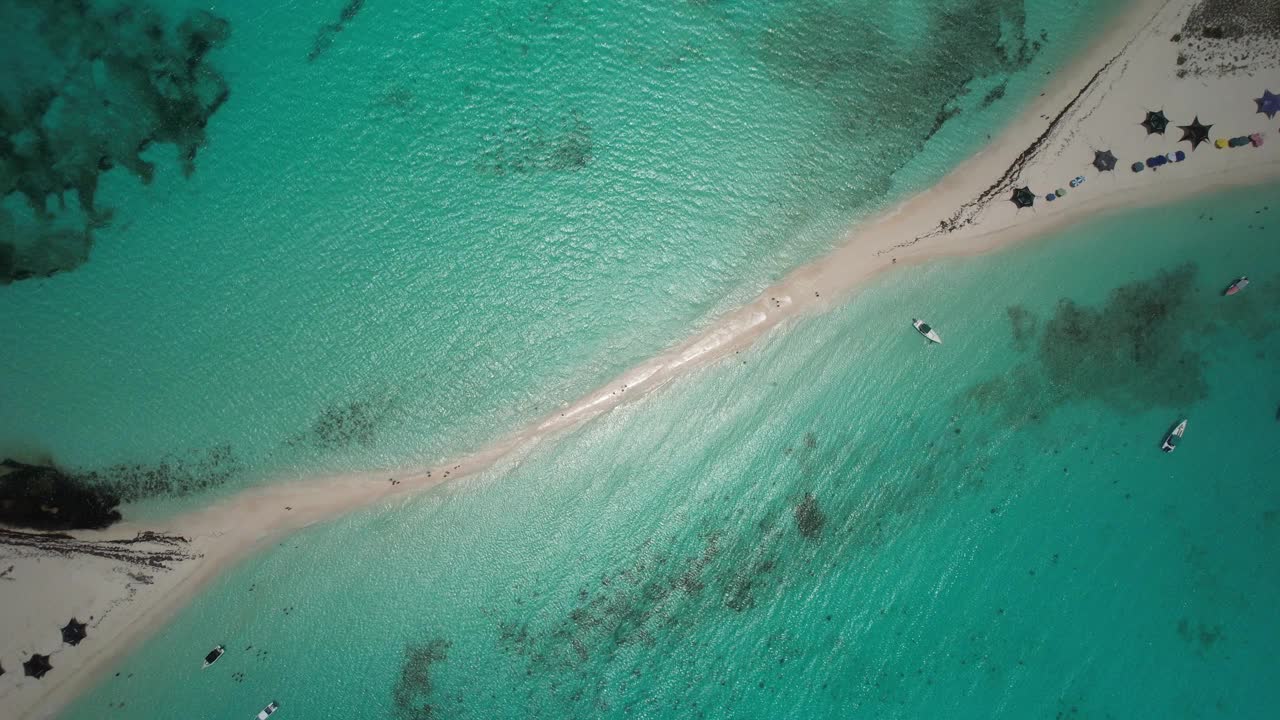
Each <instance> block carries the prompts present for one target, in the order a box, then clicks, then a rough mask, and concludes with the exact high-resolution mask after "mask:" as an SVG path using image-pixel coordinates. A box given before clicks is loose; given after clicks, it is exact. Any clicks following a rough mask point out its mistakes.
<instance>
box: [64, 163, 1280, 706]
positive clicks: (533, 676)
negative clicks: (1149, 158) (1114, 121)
mask: <svg viewBox="0 0 1280 720" xmlns="http://www.w3.org/2000/svg"><path fill="white" fill-rule="evenodd" d="M1277 222H1280V186H1271V187H1266V188H1258V189H1253V190H1249V191H1242V192H1238V193H1235V194H1234V195H1232V196H1211V197H1206V198H1203V199H1201V200H1198V201H1195V202H1191V203H1186V204H1184V205H1183V206H1181V207H1173V208H1159V209H1154V210H1148V211H1142V212H1138V213H1134V214H1131V215H1125V216H1119V217H1115V218H1111V219H1107V220H1104V221H1101V222H1096V223H1093V224H1089V225H1085V226H1080V227H1077V228H1074V229H1072V230H1070V231H1068V232H1066V233H1065V234H1063V235H1060V236H1058V237H1054V238H1050V239H1042V240H1038V241H1034V242H1032V243H1030V244H1028V245H1027V246H1024V247H1020V248H1017V249H1015V250H1012V251H1009V252H1006V253H1003V254H999V255H994V256H988V257H981V258H975V259H967V260H963V261H948V262H945V263H939V264H934V265H929V266H926V267H920V268H906V269H901V270H897V271H895V272H893V273H891V274H889V275H886V276H884V277H882V278H881V279H879V280H878V281H877V282H875V283H874V284H873V285H872V286H871V287H869V288H868V289H866V290H865V291H864V292H862V293H861V294H860V295H859V296H858V297H857V299H856V300H855V301H854V302H853V303H850V304H849V305H847V306H845V307H843V308H841V309H839V310H837V311H835V312H832V313H830V314H827V315H822V316H819V317H813V318H808V319H804V320H801V321H799V322H796V323H795V324H794V325H793V326H792V327H789V328H786V329H784V330H783V331H780V332H777V333H775V334H774V335H773V336H772V337H770V338H768V339H767V341H765V342H764V343H762V344H761V345H760V346H758V347H756V348H754V349H752V350H750V351H746V352H744V353H742V354H740V355H739V356H736V357H735V358H733V359H730V360H726V361H724V362H722V363H720V364H719V365H717V366H715V367H712V368H710V369H708V370H705V371H702V372H699V373H696V374H694V375H692V376H689V377H685V378H682V379H680V380H679V381H677V382H675V383H673V384H672V385H671V386H669V387H668V388H667V389H665V390H664V391H663V392H661V393H658V394H655V395H652V396H649V397H647V398H645V399H643V400H641V401H639V402H637V403H636V404H634V405H631V406H627V407H624V408H621V409H619V410H617V411H615V412H612V413H610V414H609V415H607V416H605V417H604V418H602V419H600V420H598V421H595V422H592V423H590V424H588V425H587V426H585V427H583V428H581V429H580V430H577V431H575V432H573V433H571V434H570V435H569V436H567V437H565V438H563V439H562V440H559V441H557V442H554V443H546V444H544V445H543V446H541V447H539V448H538V449H536V450H535V451H534V452H533V453H532V454H531V456H530V457H528V458H526V459H524V460H523V461H522V462H520V463H518V464H516V465H514V466H508V467H503V468H499V469H495V470H494V471H492V472H490V473H487V474H486V475H485V476H483V477H480V478H476V479H469V480H466V481H463V482H460V483H458V484H457V485H454V486H449V487H446V488H443V489H441V490H440V491H438V492H434V493H431V494H429V495H427V496H424V497H420V498H416V499H414V500H411V501H408V502H406V503H404V504H403V505H401V506H398V507H396V508H394V509H383V508H380V509H378V510H376V511H367V512H361V513H357V514H355V515H352V516H350V517H347V518H344V519H342V520H340V521H337V522H335V523H332V524H329V525H326V526H323V527H317V528H313V529H310V530H308V531H306V532H303V533H300V534H298V535H296V536H293V537H290V538H288V539H286V540H285V541H283V542H281V543H280V545H279V546H278V547H275V548H272V549H271V550H269V551H268V552H266V553H264V554H262V555H261V556H258V557H255V558H253V559H251V560H250V561H248V562H246V563H245V564H244V565H243V566H241V567H239V568H238V569H236V570H235V571H234V572H231V573H229V574H228V575H226V576H225V577H222V578H221V579H219V580H218V581H217V582H216V583H215V584H214V585H213V587H212V588H211V589H210V590H209V591H208V592H207V593H205V594H204V595H203V596H202V597H200V598H199V599H198V600H197V601H196V602H195V603H194V604H193V605H192V606H191V607H189V608H188V609H186V610H185V611H184V612H182V613H181V614H180V616H179V617H178V618H177V619H176V620H175V621H174V623H173V625H172V627H171V628H170V629H169V630H167V631H166V632H165V633H163V634H162V635H160V636H158V637H156V638H155V639H153V640H151V641H149V642H148V643H147V644H146V645H145V646H144V647H143V648H142V649H141V650H140V651H138V652H137V653H135V654H134V655H133V656H132V657H130V658H129V659H128V660H126V661H125V662H124V663H122V665H121V666H120V667H119V668H118V671H119V673H118V674H117V675H115V676H114V677H111V678H108V679H107V680H106V681H105V682H104V683H103V684H102V685H101V686H100V687H99V688H98V689H96V690H95V691H94V692H93V693H92V694H91V695H89V696H88V697H86V698H85V699H83V700H82V701H81V702H80V704H79V705H78V706H76V707H75V708H74V709H73V710H72V711H71V712H70V713H69V715H68V716H67V717H69V718H71V719H72V720H82V719H83V720H89V719H90V718H109V717H127V716H130V714H131V713H134V712H135V711H136V708H139V707H145V708H147V712H148V713H150V715H149V716H150V717H156V718H169V717H173V718H181V717H189V716H190V709H191V708H193V707H198V708H204V709H207V710H208V711H209V713H210V715H209V716H210V717H227V718H235V717H242V716H248V715H250V714H251V713H252V711H255V710H256V709H257V708H258V707H260V706H262V705H264V704H265V703H266V702H267V701H268V700H270V699H273V698H274V699H277V700H279V701H280V702H281V703H282V706H283V709H282V710H281V712H282V713H288V715H287V717H302V718H319V717H389V718H428V717H457V718H499V717H511V718H527V717H554V718H569V717H583V718H586V717H651V718H657V717H664V718H666V717H708V718H778V717H797V718H799V717H841V718H846V717H866V718H920V717H950V718H990V717H1002V718H1040V717H1043V718H1107V717H1110V718H1133V717H1169V718H1208V717H1224V718H1227V717H1230V718H1253V717H1257V718H1262V717H1271V716H1272V715H1273V714H1274V713H1273V711H1274V708H1275V706H1276V703H1277V702H1280V696H1278V695H1277V692H1278V691H1277V688H1280V684H1277V683H1276V682H1275V665H1274V663H1273V662H1272V661H1271V659H1272V655H1273V648H1274V647H1275V645H1276V643H1277V642H1278V641H1280V620H1278V618H1277V615H1276V613H1275V612H1274V608H1273V603H1272V600H1273V598H1274V594H1275V591H1276V590H1277V589H1278V588H1280V570H1278V569H1277V567H1276V565H1275V562H1274V552H1275V549H1276V547H1277V542H1280V490H1277V487H1276V485H1275V472H1274V466H1275V463H1276V462H1277V460H1280V442H1278V441H1277V437H1278V436H1277V433H1280V423H1278V422H1277V419H1276V412H1277V403H1280V373H1278V372H1277V370H1276V368H1277V365H1276V358H1277V357H1280V321H1277V320H1276V319H1275V316H1274V313H1273V312H1272V311H1273V309H1274V307H1275V306H1276V303H1277V301H1280V251H1278V250H1277V249H1276V247H1275V244H1274V229H1271V228H1273V227H1274V224H1275V223H1277ZM1268 226H1271V227H1270V228H1269V227H1268ZM1245 271H1247V272H1248V273H1249V274H1250V276H1252V277H1253V278H1254V280H1255V284H1254V285H1253V286H1252V287H1250V288H1249V289H1248V290H1246V291H1245V293H1244V294H1242V295H1239V296H1236V297H1234V298H1224V297H1222V296H1221V295H1220V293H1221V290H1222V287H1223V286H1224V284H1225V283H1226V282H1228V281H1230V280H1231V279H1233V278H1234V277H1235V276H1237V275H1238V274H1240V273H1242V272H1245ZM913 315H921V316H923V317H926V318H930V319H932V320H933V321H935V325H936V327H937V328H938V329H939V331H940V332H941V333H942V335H943V337H944V339H945V341H946V343H945V344H944V345H941V346H929V345H927V344H925V343H924V342H923V341H922V340H921V338H919V337H918V336H916V335H915V334H914V333H913V332H912V330H911V328H910V326H909V325H908V324H907V319H908V318H910V317H911V316H913ZM1180 417H1188V418H1189V419H1190V424H1189V430H1188V433H1187V436H1186V439H1185V440H1184V442H1183V443H1182V444H1181V447H1179V449H1178V451H1177V452H1176V453H1174V454H1173V455H1165V454H1162V453H1161V452H1160V451H1159V442H1160V439H1161V437H1162V435H1163V433H1164V432H1165V431H1166V430H1167V429H1168V428H1169V427H1170V425H1171V424H1172V423H1174V422H1175V421H1176V420H1177V419H1178V418H1180ZM214 643H225V644H226V645H227V647H228V652H227V655H226V657H225V658H224V659H223V660H222V661H221V662H220V663H219V664H218V665H217V666H215V668H214V669H212V670H208V671H201V670H200V669H199V667H198V662H199V656H200V654H201V653H202V652H203V651H204V650H205V649H206V648H207V647H209V646H211V645H213V644H214ZM121 704H123V705H121Z"/></svg>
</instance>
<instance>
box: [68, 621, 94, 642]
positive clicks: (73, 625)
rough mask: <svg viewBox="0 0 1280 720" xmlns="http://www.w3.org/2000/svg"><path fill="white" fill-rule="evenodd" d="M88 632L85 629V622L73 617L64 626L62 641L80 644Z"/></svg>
mask: <svg viewBox="0 0 1280 720" xmlns="http://www.w3.org/2000/svg"><path fill="white" fill-rule="evenodd" d="M87 634H88V633H86V632H85V631H84V623H82V622H80V621H78V620H76V619H75V618H71V622H69V623H67V626H66V627H64V628H62V642H64V643H66V644H68V645H79V644H80V641H81V640H83V639H85V636H86V635H87Z"/></svg>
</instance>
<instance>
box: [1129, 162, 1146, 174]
mask: <svg viewBox="0 0 1280 720" xmlns="http://www.w3.org/2000/svg"><path fill="white" fill-rule="evenodd" d="M1144 167H1146V166H1145V165H1143V164H1142V163H1140V162H1136V163H1134V164H1132V165H1130V166H1129V169H1130V170H1132V171H1134V172H1142V169H1143V168H1144Z"/></svg>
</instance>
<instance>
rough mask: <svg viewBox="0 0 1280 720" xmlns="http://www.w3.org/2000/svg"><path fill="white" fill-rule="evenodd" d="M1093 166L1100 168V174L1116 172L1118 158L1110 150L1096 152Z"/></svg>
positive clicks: (1094, 152)
mask: <svg viewBox="0 0 1280 720" xmlns="http://www.w3.org/2000/svg"><path fill="white" fill-rule="evenodd" d="M1093 166H1094V167H1096V168H1098V172H1107V171H1108V170H1115V169H1116V156H1115V155H1114V154H1113V153H1112V152H1111V151H1110V150H1094V151H1093Z"/></svg>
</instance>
